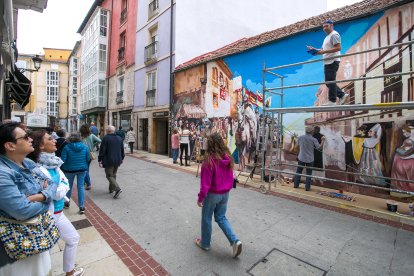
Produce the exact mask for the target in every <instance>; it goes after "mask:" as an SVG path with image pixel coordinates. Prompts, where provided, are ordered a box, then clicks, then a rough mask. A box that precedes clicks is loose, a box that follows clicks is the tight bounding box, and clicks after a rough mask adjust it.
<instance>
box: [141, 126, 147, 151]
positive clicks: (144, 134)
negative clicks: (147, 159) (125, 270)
mask: <svg viewBox="0 0 414 276" xmlns="http://www.w3.org/2000/svg"><path fill="white" fill-rule="evenodd" d="M142 150H146V151H148V119H142Z"/></svg>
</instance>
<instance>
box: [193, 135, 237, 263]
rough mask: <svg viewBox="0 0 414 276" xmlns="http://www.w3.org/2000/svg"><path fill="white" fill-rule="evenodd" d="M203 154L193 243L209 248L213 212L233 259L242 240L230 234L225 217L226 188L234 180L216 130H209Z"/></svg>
mask: <svg viewBox="0 0 414 276" xmlns="http://www.w3.org/2000/svg"><path fill="white" fill-rule="evenodd" d="M204 157H205V158H204V160H205V161H204V163H203V165H202V167H201V182H200V192H199V193H198V201H197V205H198V206H199V207H202V212H201V238H198V239H196V244H197V246H199V247H200V248H201V249H204V250H210V241H211V222H212V217H213V214H214V220H215V221H216V222H217V224H218V225H219V227H220V228H221V230H223V232H224V234H225V235H226V237H227V239H228V240H229V242H230V245H231V246H232V248H233V257H234V258H235V257H237V256H239V255H240V253H241V251H242V243H241V242H240V241H239V240H238V238H237V236H236V235H235V234H234V233H233V230H232V228H231V225H230V223H229V221H228V220H227V218H226V210H227V201H228V199H229V191H230V190H231V188H232V187H233V180H234V176H233V167H234V161H233V159H232V157H231V154H230V151H229V149H228V148H227V146H226V145H225V144H224V141H223V138H221V136H220V135H219V134H218V133H213V134H211V135H210V136H209V137H208V140H207V151H206V153H205V156H204Z"/></svg>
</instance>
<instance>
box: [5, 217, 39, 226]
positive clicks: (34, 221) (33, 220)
mask: <svg viewBox="0 0 414 276" xmlns="http://www.w3.org/2000/svg"><path fill="white" fill-rule="evenodd" d="M41 216H42V215H37V216H35V217H33V218H30V219H27V220H14V219H10V218H5V217H0V221H6V222H8V223H16V224H27V225H36V224H39V223H40V221H41Z"/></svg>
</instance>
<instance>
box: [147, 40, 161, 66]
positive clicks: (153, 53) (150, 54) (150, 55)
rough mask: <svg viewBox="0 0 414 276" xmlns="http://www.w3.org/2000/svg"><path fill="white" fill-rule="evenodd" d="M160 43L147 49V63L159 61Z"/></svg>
mask: <svg viewBox="0 0 414 276" xmlns="http://www.w3.org/2000/svg"><path fill="white" fill-rule="evenodd" d="M157 53H158V41H154V42H153V43H151V44H150V45H148V46H146V47H145V63H148V62H151V61H155V60H157Z"/></svg>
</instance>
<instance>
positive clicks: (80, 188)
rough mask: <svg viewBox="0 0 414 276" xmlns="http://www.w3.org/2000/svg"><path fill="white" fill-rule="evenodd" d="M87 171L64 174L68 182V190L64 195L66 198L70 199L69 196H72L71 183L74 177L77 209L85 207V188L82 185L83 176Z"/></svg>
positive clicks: (83, 182) (83, 181)
mask: <svg viewBox="0 0 414 276" xmlns="http://www.w3.org/2000/svg"><path fill="white" fill-rule="evenodd" d="M86 173H87V171H84V172H76V173H71V172H65V175H66V177H67V178H68V180H69V187H70V190H69V192H68V193H67V194H66V196H67V197H68V198H69V199H70V196H71V195H72V187H73V181H74V180H75V176H76V187H77V188H78V206H79V208H83V207H85V188H84V187H83V185H84V184H85V176H86Z"/></svg>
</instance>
